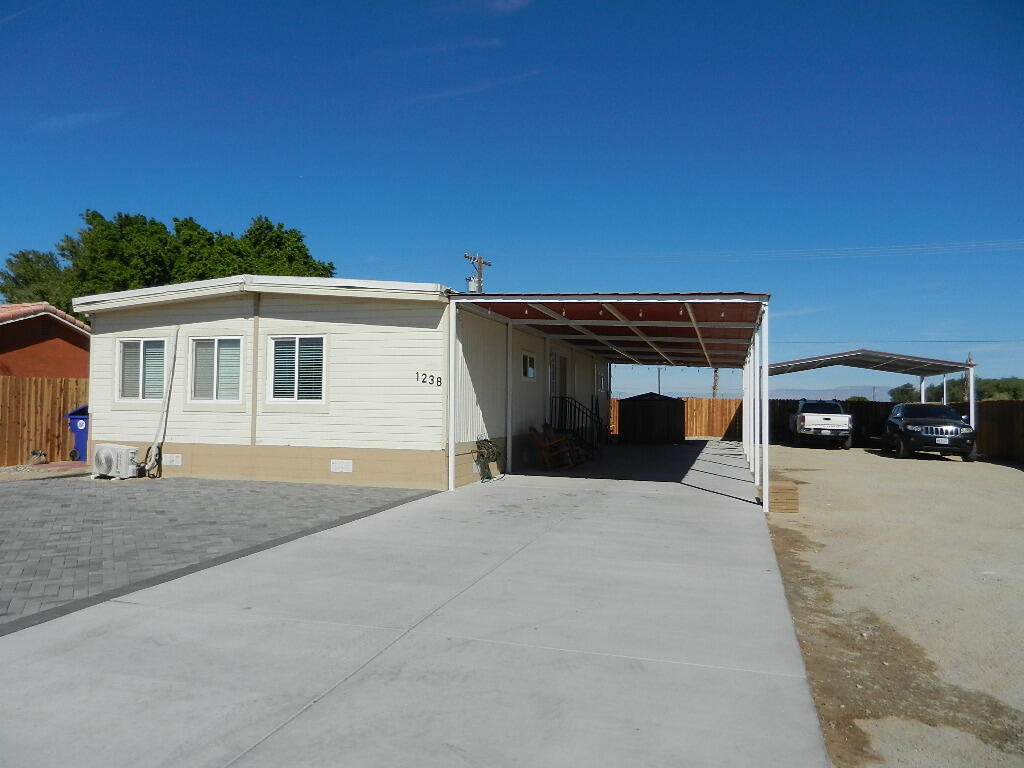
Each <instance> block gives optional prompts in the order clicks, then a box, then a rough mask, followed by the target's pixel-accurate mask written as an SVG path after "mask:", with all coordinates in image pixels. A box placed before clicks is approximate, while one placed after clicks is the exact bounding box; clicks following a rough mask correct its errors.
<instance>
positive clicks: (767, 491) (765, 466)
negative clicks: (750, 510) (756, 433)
mask: <svg viewBox="0 0 1024 768" xmlns="http://www.w3.org/2000/svg"><path fill="white" fill-rule="evenodd" d="M758 346H759V347H760V349H761V438H762V440H763V441H764V443H763V446H762V448H761V463H762V467H761V507H762V508H763V509H764V512H765V514H768V512H769V506H770V501H769V500H770V499H771V488H770V487H769V486H770V484H771V483H770V479H769V476H770V474H771V466H770V464H769V461H768V445H769V443H771V436H770V435H769V427H770V424H769V420H768V416H769V408H768V406H769V400H768V305H767V304H765V305H764V312H763V313H762V315H761V343H760V344H759V345H758Z"/></svg>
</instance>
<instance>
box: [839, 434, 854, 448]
mask: <svg viewBox="0 0 1024 768" xmlns="http://www.w3.org/2000/svg"><path fill="white" fill-rule="evenodd" d="M851 445H853V435H847V436H846V439H845V440H843V442H841V443H840V444H839V447H840V448H842V449H843V450H844V451H848V450H850V446H851Z"/></svg>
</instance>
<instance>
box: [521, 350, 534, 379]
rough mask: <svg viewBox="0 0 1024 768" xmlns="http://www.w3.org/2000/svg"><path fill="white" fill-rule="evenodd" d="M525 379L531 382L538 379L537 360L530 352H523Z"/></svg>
mask: <svg viewBox="0 0 1024 768" xmlns="http://www.w3.org/2000/svg"><path fill="white" fill-rule="evenodd" d="M523 378H524V379H530V380H531V381H532V380H534V379H536V378H537V360H536V358H535V357H534V356H533V355H531V354H530V353H529V352H523Z"/></svg>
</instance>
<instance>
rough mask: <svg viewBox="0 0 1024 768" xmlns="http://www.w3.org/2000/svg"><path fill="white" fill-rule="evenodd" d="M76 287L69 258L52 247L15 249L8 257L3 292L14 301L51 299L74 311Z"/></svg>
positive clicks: (0, 281) (0, 282)
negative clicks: (32, 249) (47, 249)
mask: <svg viewBox="0 0 1024 768" xmlns="http://www.w3.org/2000/svg"><path fill="white" fill-rule="evenodd" d="M76 290H77V289H76V288H74V287H73V283H72V282H71V280H70V279H69V277H68V274H67V264H66V262H65V261H64V260H63V259H62V258H61V257H58V256H57V255H56V254H54V253H52V252H50V251H31V250H27V251H18V252H16V253H12V254H11V255H10V256H9V257H8V258H7V268H6V269H3V270H0V294H2V295H3V296H4V298H5V300H6V301H8V302H9V303H11V304H21V303H23V302H33V301H48V302H50V303H51V304H53V306H55V307H57V308H58V309H63V310H64V311H65V312H70V311H71V297H72V296H74V294H75V291H76Z"/></svg>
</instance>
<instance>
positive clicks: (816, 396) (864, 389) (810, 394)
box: [768, 380, 896, 403]
mask: <svg viewBox="0 0 1024 768" xmlns="http://www.w3.org/2000/svg"><path fill="white" fill-rule="evenodd" d="M770 385H771V381H770V380H769V388H768V394H769V397H771V398H772V399H774V400H799V399H800V398H801V397H806V398H807V399H808V400H831V399H832V398H835V399H836V400H848V399H849V398H851V397H866V398H867V399H868V400H872V399H873V400H879V401H882V402H886V403H887V402H889V389H890V387H886V386H881V387H880V386H877V385H876V386H872V385H871V384H854V385H851V386H848V387H832V388H831V389H784V388H782V387H780V388H778V389H776V388H775V387H772V386H770ZM893 386H896V385H895V384H893Z"/></svg>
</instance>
